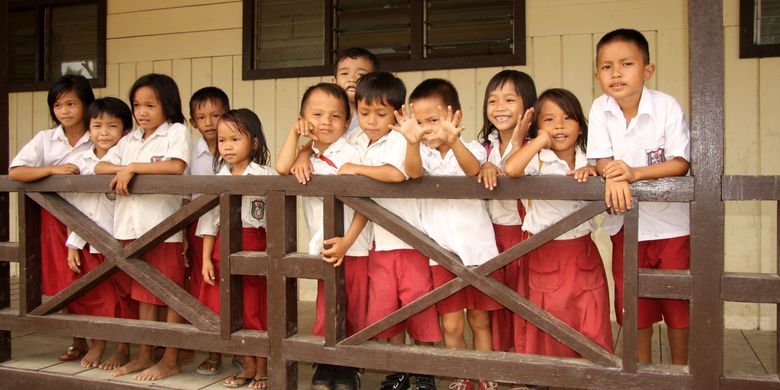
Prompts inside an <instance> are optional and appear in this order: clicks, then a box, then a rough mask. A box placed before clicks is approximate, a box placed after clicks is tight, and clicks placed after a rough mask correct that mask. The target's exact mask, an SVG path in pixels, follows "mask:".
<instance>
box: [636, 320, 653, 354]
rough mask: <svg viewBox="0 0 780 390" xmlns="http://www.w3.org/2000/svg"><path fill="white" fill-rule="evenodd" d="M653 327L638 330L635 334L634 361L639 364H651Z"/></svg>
mask: <svg viewBox="0 0 780 390" xmlns="http://www.w3.org/2000/svg"><path fill="white" fill-rule="evenodd" d="M652 339H653V327H652V326H650V327H647V328H640V329H639V330H638V331H637V334H636V360H637V361H638V362H639V363H652V362H653V348H652Z"/></svg>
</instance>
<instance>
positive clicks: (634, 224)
mask: <svg viewBox="0 0 780 390" xmlns="http://www.w3.org/2000/svg"><path fill="white" fill-rule="evenodd" d="M631 202H632V204H633V205H634V207H633V208H632V209H631V210H629V211H628V212H627V213H626V215H625V217H624V219H623V371H625V372H629V373H636V350H637V340H636V336H637V306H638V300H637V292H638V290H639V289H638V271H639V264H638V262H637V254H638V246H639V200H638V199H637V198H633V199H631Z"/></svg>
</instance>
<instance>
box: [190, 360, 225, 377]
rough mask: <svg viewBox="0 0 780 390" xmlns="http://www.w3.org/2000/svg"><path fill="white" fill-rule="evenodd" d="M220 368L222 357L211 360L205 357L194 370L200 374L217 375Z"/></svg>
mask: <svg viewBox="0 0 780 390" xmlns="http://www.w3.org/2000/svg"><path fill="white" fill-rule="evenodd" d="M221 369H222V359H219V360H211V359H210V358H206V360H204V361H203V362H202V363H200V365H199V366H198V368H196V369H195V372H197V373H198V374H200V375H217V374H219V371H220V370H221Z"/></svg>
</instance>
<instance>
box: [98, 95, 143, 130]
mask: <svg viewBox="0 0 780 390" xmlns="http://www.w3.org/2000/svg"><path fill="white" fill-rule="evenodd" d="M103 114H107V115H110V116H113V117H114V118H117V119H119V120H121V121H122V129H123V130H130V129H132V128H133V113H132V112H131V111H130V107H128V106H127V103H125V102H123V101H122V100H120V99H117V98H115V97H105V98H101V99H95V101H94V102H92V104H90V105H89V108H87V118H89V120H92V119H95V118H100V116H101V115H103ZM87 128H89V127H87Z"/></svg>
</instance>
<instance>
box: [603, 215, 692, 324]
mask: <svg viewBox="0 0 780 390" xmlns="http://www.w3.org/2000/svg"><path fill="white" fill-rule="evenodd" d="M610 238H611V240H612V277H613V278H614V280H615V316H616V317H617V322H618V324H621V325H622V324H623V239H624V238H623V229H622V228H621V229H620V231H619V232H617V233H616V234H615V235H614V236H612V237H610ZM638 252H639V253H638V254H637V261H638V263H639V268H653V269H670V270H686V269H689V268H690V261H691V245H690V236H682V237H673V238H665V239H660V240H650V241H640V242H639V245H638ZM661 319H663V320H664V322H665V323H666V325H667V326H669V327H670V328H687V327H688V301H686V300H680V299H654V298H639V300H638V302H637V327H638V328H639V329H644V328H648V327H650V326H652V325H653V324H654V323H656V322H659V321H661Z"/></svg>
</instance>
